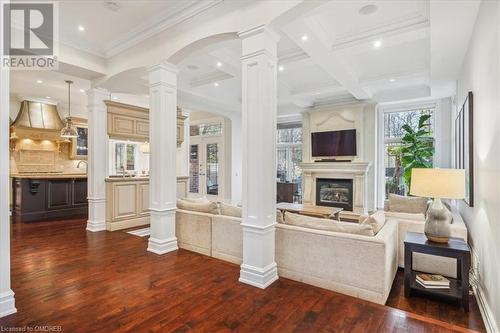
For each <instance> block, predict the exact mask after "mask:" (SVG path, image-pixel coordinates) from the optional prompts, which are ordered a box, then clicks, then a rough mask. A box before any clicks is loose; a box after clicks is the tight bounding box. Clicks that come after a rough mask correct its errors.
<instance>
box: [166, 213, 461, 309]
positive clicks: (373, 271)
mask: <svg viewBox="0 0 500 333" xmlns="http://www.w3.org/2000/svg"><path fill="white" fill-rule="evenodd" d="M452 214H453V216H454V221H453V225H452V235H453V236H454V237H462V238H464V239H465V240H467V229H466V227H465V224H464V223H463V220H462V218H461V217H460V215H459V214H458V212H457V211H456V210H455V209H452ZM176 216H177V217H176V234H177V238H178V244H179V247H180V248H184V249H187V250H190V251H194V252H198V253H201V254H204V255H208V256H212V257H214V258H218V259H221V260H224V261H228V262H231V263H235V264H241V262H242V258H243V253H242V251H243V232H242V227H241V221H242V220H241V218H240V217H237V216H226V215H220V214H218V213H215V212H210V213H207V212H197V211H192V210H186V209H178V210H177V215H176ZM385 219H386V222H385V224H384V225H383V227H382V228H381V229H380V231H378V233H376V235H375V236H368V235H358V234H351V233H345V232H335V231H329V230H317V229H311V228H307V227H303V226H297V225H290V224H283V223H278V224H277V226H276V263H277V265H278V274H279V276H281V277H285V278H289V279H292V280H296V281H301V282H305V283H308V284H311V285H315V286H318V287H322V288H326V289H330V290H333V291H337V292H340V293H343V294H347V295H351V296H354V297H358V298H361V299H365V300H368V301H372V302H375V303H379V304H384V303H385V301H386V300H387V297H388V295H389V292H390V290H391V286H392V283H393V280H394V276H395V274H396V271H397V267H398V266H400V267H404V244H403V241H404V237H405V235H406V232H407V231H414V232H423V231H424V223H425V220H424V217H423V214H421V215H419V214H407V213H401V212H391V211H386V212H385ZM332 223H335V222H332ZM414 268H415V269H418V270H422V271H426V272H432V273H439V274H444V275H447V276H451V277H454V276H455V275H456V262H455V261H454V260H453V259H449V258H443V257H435V256H429V255H423V254H420V255H419V254H415V255H414Z"/></svg>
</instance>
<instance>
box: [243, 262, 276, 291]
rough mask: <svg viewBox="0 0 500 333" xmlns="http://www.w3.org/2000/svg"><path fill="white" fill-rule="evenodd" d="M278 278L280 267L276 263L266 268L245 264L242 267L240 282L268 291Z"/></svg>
mask: <svg viewBox="0 0 500 333" xmlns="http://www.w3.org/2000/svg"><path fill="white" fill-rule="evenodd" d="M278 278H279V277H278V266H277V265H276V263H275V262H273V263H272V264H270V265H268V266H266V267H264V268H259V267H253V266H250V265H246V264H243V265H241V270H240V278H239V280H238V281H240V282H241V283H245V284H249V285H251V286H254V287H257V288H260V289H266V288H267V287H269V286H270V285H271V284H273V282H274V281H276V280H278Z"/></svg>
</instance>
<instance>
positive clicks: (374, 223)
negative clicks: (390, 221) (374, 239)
mask: <svg viewBox="0 0 500 333" xmlns="http://www.w3.org/2000/svg"><path fill="white" fill-rule="evenodd" d="M361 224H363V225H369V226H370V227H371V228H372V230H373V233H374V234H375V235H376V234H377V233H378V232H379V231H380V229H382V227H383V226H384V224H385V214H384V212H383V211H381V210H379V211H376V212H375V213H373V214H371V215H369V216H368V217H367V218H366V219H365V220H364V221H363V222H362V223H361Z"/></svg>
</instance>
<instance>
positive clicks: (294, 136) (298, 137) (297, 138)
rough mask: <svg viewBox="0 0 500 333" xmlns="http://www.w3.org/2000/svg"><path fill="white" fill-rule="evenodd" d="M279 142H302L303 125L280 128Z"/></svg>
mask: <svg viewBox="0 0 500 333" xmlns="http://www.w3.org/2000/svg"><path fill="white" fill-rule="evenodd" d="M278 143H302V127H295V128H283V129H278Z"/></svg>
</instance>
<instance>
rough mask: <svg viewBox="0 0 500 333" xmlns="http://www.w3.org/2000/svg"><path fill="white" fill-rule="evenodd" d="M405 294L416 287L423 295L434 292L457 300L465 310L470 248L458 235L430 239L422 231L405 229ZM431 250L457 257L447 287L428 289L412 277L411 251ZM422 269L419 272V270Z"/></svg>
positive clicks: (407, 295)
mask: <svg viewBox="0 0 500 333" xmlns="http://www.w3.org/2000/svg"><path fill="white" fill-rule="evenodd" d="M404 244H405V296H406V297H409V296H410V295H411V292H412V290H418V291H419V292H421V293H424V294H427V295H434V296H437V297H441V298H444V299H449V300H458V301H460V302H461V303H462V306H463V308H464V310H465V311H466V312H468V311H469V270H470V249H469V246H468V245H467V243H466V242H465V241H464V240H463V239H462V238H455V237H452V238H450V240H449V242H448V243H446V244H444V243H435V242H431V241H429V240H428V239H427V237H425V235H424V234H422V233H416V232H408V233H407V234H406V237H405V241H404ZM414 252H419V253H425V254H432V255H436V256H441V257H449V258H456V259H457V277H456V278H455V279H453V278H449V277H447V279H449V280H450V288H449V289H428V288H425V287H424V286H422V285H420V284H419V283H418V282H417V281H416V275H417V274H418V273H421V272H418V271H414V270H413V253H414ZM422 273H423V272H422Z"/></svg>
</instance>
